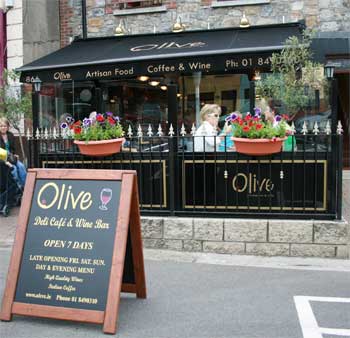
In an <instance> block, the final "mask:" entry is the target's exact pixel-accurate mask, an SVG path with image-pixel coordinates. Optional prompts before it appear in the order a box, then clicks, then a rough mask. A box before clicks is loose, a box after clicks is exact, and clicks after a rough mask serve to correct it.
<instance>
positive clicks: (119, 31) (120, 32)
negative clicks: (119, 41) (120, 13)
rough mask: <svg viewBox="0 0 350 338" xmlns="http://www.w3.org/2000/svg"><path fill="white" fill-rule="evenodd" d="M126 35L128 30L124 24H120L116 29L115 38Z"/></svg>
mask: <svg viewBox="0 0 350 338" xmlns="http://www.w3.org/2000/svg"><path fill="white" fill-rule="evenodd" d="M125 34H126V29H125V27H124V26H123V24H122V22H119V25H118V26H117V28H116V29H115V33H114V35H115V36H122V35H125Z"/></svg>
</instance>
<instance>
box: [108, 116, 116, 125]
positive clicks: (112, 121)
mask: <svg viewBox="0 0 350 338" xmlns="http://www.w3.org/2000/svg"><path fill="white" fill-rule="evenodd" d="M108 122H109V124H111V125H115V120H114V118H113V117H110V116H109V117H108Z"/></svg>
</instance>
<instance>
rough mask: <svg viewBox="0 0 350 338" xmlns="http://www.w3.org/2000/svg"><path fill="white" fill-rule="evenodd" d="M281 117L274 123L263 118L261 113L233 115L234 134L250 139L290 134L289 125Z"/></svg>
mask: <svg viewBox="0 0 350 338" xmlns="http://www.w3.org/2000/svg"><path fill="white" fill-rule="evenodd" d="M233 114H234V113H233ZM231 116H232V115H231ZM279 118H280V121H278V122H277V121H274V123H272V122H271V121H266V120H264V119H263V118H261V117H260V113H259V114H256V116H254V117H251V115H246V116H245V117H244V118H240V117H233V119H231V123H232V134H233V136H235V137H241V138H250V139H259V138H267V139H272V138H275V137H281V138H282V137H285V136H286V135H288V132H289V127H288V125H287V123H286V122H285V121H284V120H283V118H281V117H279Z"/></svg>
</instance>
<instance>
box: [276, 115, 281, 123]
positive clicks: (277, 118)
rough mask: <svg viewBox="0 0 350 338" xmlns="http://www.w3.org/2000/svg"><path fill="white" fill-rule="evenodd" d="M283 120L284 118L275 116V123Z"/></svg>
mask: <svg viewBox="0 0 350 338" xmlns="http://www.w3.org/2000/svg"><path fill="white" fill-rule="evenodd" d="M281 120H282V116H280V115H276V116H275V119H274V121H275V122H276V123H279V122H281Z"/></svg>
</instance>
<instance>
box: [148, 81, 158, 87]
mask: <svg viewBox="0 0 350 338" xmlns="http://www.w3.org/2000/svg"><path fill="white" fill-rule="evenodd" d="M148 84H149V85H150V86H152V87H157V86H158V85H159V81H156V80H152V81H150V82H148Z"/></svg>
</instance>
